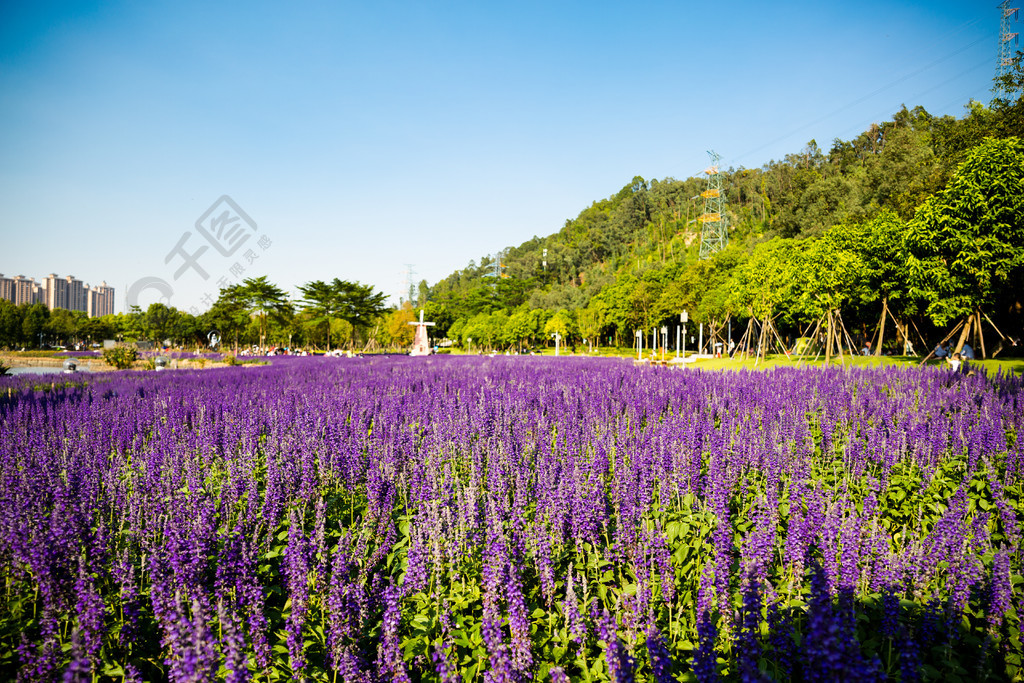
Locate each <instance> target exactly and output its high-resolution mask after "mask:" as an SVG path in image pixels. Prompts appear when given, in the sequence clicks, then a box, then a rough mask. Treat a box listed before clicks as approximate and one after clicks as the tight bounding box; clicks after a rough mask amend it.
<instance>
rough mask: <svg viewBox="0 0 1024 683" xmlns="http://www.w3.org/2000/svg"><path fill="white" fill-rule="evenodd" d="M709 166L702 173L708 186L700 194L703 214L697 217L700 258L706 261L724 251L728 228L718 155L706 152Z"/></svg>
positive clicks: (727, 242) (727, 241)
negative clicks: (705, 174)
mask: <svg viewBox="0 0 1024 683" xmlns="http://www.w3.org/2000/svg"><path fill="white" fill-rule="evenodd" d="M708 156H710V157H711V166H710V167H708V169H707V170H705V171H704V172H705V173H707V174H708V186H707V188H706V189H705V190H704V191H703V192H701V193H700V196H701V197H703V198H704V213H702V214H701V215H700V216H698V218H697V220H699V221H700V224H701V231H700V258H702V259H706V258H710V257H711V256H714V255H715V254H717V253H718V252H720V251H722V250H723V249H725V246H726V245H727V244H729V226H728V225H727V221H726V216H725V211H724V209H725V198H724V197H723V196H722V174H721V173H719V172H718V160H719V159H721V157H720V156H718V154H716V153H715V152H713V151H708Z"/></svg>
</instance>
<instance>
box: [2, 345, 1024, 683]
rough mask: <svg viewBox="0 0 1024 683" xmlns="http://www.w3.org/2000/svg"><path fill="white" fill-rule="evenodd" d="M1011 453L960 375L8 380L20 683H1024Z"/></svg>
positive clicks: (1017, 452) (979, 388)
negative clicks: (1012, 682)
mask: <svg viewBox="0 0 1024 683" xmlns="http://www.w3.org/2000/svg"><path fill="white" fill-rule="evenodd" d="M1022 432H1024V382H1022V380H1021V379H1020V378H1007V377H1001V376H999V377H987V378H986V377H985V376H984V375H978V376H973V377H967V376H964V375H957V374H953V373H950V372H947V371H945V370H940V369H919V368H907V369H885V370H867V369H860V370H851V369H849V368H846V369H843V368H829V369H804V370H797V369H786V370H774V371H771V372H764V373H759V372H741V373H707V372H700V371H694V370H688V371H684V372H674V371H669V370H664V369H652V368H635V367H633V366H632V365H631V364H629V363H625V362H620V361H613V360H596V359H595V360H581V359H555V358H547V359H545V358H527V357H522V358H516V357H513V358H501V357H498V358H493V359H482V358H459V357H435V358H430V359H408V358H395V357H391V358H377V359H369V358H363V359H333V358H281V359H277V360H275V361H274V363H273V365H269V366H259V367H244V368H224V369H218V370H209V371H175V372H163V373H152V372H150V373H147V372H124V373H107V374H98V375H90V376H89V377H88V378H76V379H75V380H74V381H71V382H67V383H65V384H57V383H54V384H52V385H51V384H48V383H40V382H39V380H38V378H37V379H35V380H32V379H31V378H25V377H15V378H0V477H2V481H0V566H2V568H3V574H4V577H5V590H4V593H3V597H2V598H0V599H2V601H3V602H2V609H0V678H3V679H5V680H14V679H15V678H17V679H19V680H66V681H77V680H96V679H106V680H135V681H142V680H174V681H205V680H227V681H246V680H261V681H262V680H290V679H293V678H294V679H298V680H303V679H306V680H315V681H331V682H332V683H333V682H335V681H346V682H348V681H360V682H370V681H443V682H444V683H451V682H455V681H481V682H483V681H487V682H492V681H493V682H498V681H524V682H525V681H533V680H545V681H547V680H550V681H567V680H570V681H607V680H612V681H632V680H637V681H656V682H658V683H661V682H663V681H675V680H743V681H756V680H770V679H775V680H789V679H794V680H806V681H836V680H883V679H892V680H902V681H916V680H943V681H945V680H957V679H965V680H981V679H983V678H985V677H989V678H992V679H995V680H1006V679H1014V678H1019V677H1020V676H1021V669H1020V663H1021V662H1020V657H1021V650H1022V648H1021V640H1020V630H1019V629H1020V619H1019V616H1018V614H1019V611H1020V609H1021V607H1022V605H1021V602H1022V597H1024V577H1022V576H1021V574H1022V558H1021V519H1022V516H1021V515H1022V510H1021V506H1022V495H1021V493H1022V486H1024V479H1022V475H1024V437H1022V436H1021V434H1022Z"/></svg>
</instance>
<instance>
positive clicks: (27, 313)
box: [21, 304, 50, 346]
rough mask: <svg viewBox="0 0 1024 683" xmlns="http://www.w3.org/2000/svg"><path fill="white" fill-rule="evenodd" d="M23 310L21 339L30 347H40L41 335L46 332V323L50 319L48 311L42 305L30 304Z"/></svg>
mask: <svg viewBox="0 0 1024 683" xmlns="http://www.w3.org/2000/svg"><path fill="white" fill-rule="evenodd" d="M23 308H24V311H23V312H22V316H21V332H22V339H24V340H25V341H27V342H28V343H29V344H30V345H32V346H42V343H43V340H42V334H43V332H44V331H45V330H46V322H47V321H48V320H49V319H50V311H49V310H48V309H47V308H46V306H44V305H43V304H32V305H30V306H23Z"/></svg>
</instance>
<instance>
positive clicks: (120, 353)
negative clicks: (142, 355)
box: [103, 345, 139, 370]
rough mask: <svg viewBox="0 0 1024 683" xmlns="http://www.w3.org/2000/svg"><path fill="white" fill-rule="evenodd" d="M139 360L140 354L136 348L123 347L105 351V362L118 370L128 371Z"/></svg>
mask: <svg viewBox="0 0 1024 683" xmlns="http://www.w3.org/2000/svg"><path fill="white" fill-rule="evenodd" d="M138 359H139V352H138V350H136V348H135V347H134V346H123V345H121V346H115V347H114V348H112V349H104V350H103V361H104V362H105V363H106V364H107V365H109V366H111V367H113V368H117V369H118V370H127V369H128V368H130V367H131V366H132V363H134V362H135V361H136V360H138Z"/></svg>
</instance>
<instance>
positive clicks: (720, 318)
mask: <svg viewBox="0 0 1024 683" xmlns="http://www.w3.org/2000/svg"><path fill="white" fill-rule="evenodd" d="M1017 65H1018V67H1017V70H1016V71H1015V75H1014V76H1013V77H1012V78H1013V79H1014V80H1013V81H1012V85H1014V86H1015V88H1016V90H1011V91H1013V92H1019V91H1020V85H1021V77H1020V73H1021V70H1020V60H1019V59H1018V62H1017ZM1022 135H1024V99H1022V98H1021V97H1020V96H1018V95H1015V96H1014V98H1012V99H996V100H994V101H993V102H992V104H991V105H989V106H983V105H981V104H979V103H977V102H971V103H970V104H969V106H968V107H967V108H966V113H965V115H964V116H963V117H961V118H955V117H952V116H943V117H935V116H932V115H930V114H929V113H928V112H926V111H925V110H924V109H923V108H921V107H916V108H914V109H907V108H906V107H904V108H902V109H901V110H900V111H899V112H897V113H896V115H895V116H893V117H892V120H890V121H886V122H883V123H881V124H880V125H872V126H871V128H869V129H868V130H866V131H864V132H863V133H861V134H860V135H858V136H857V137H856V138H854V139H852V140H848V141H846V140H839V139H836V140H835V141H833V143H832V146H831V148H830V149H828V150H827V151H825V150H823V149H821V148H820V147H819V146H818V144H817V143H816V142H815V141H813V140H812V141H811V142H809V143H808V144H807V145H806V146H805V147H804V149H803V150H801V151H800V152H798V153H794V154H789V155H787V156H786V157H785V158H784V159H782V160H779V161H771V162H770V163H768V164H766V165H764V166H763V167H762V168H759V169H746V168H738V169H735V168H729V169H728V170H725V171H724V172H723V181H722V187H723V192H724V193H725V196H726V211H727V215H728V218H729V224H730V229H729V246H728V248H727V249H725V250H724V251H722V252H720V253H719V254H717V255H716V256H714V257H713V258H711V259H707V260H703V261H701V260H698V258H697V255H698V249H699V243H700V225H699V223H697V222H696V220H695V219H696V218H697V216H698V215H699V214H700V213H701V210H702V200H701V199H700V198H699V196H698V195H699V194H700V193H701V191H703V190H704V188H705V183H706V180H705V178H704V177H698V178H687V179H685V180H677V179H674V178H665V179H662V180H651V181H647V180H645V179H644V178H642V177H635V178H633V180H632V181H630V182H629V183H628V184H627V185H626V186H624V187H623V188H622V189H621V190H619V191H618V192H616V193H615V194H613V195H612V196H610V197H608V198H607V199H602V200H598V201H595V202H593V203H592V204H591V205H590V206H589V207H586V208H585V209H583V210H582V211H581V212H580V213H579V215H578V216H577V217H576V218H574V219H570V220H567V221H566V222H565V225H564V226H563V227H562V229H561V230H559V231H558V232H557V233H554V234H552V235H549V236H547V237H543V238H541V237H535V238H533V239H531V240H529V241H527V242H524V243H523V244H520V245H519V246H516V247H510V248H508V249H507V250H506V251H505V253H504V255H503V256H502V257H501V261H500V268H499V269H498V270H497V271H496V268H495V263H494V259H493V257H492V256H484V257H483V258H481V259H480V261H479V262H478V263H476V262H470V264H469V265H468V266H467V267H466V268H464V269H462V270H461V271H457V272H455V273H452V274H451V275H449V276H448V277H446V278H444V279H443V280H441V281H440V282H437V283H436V284H435V285H433V286H432V287H428V286H427V283H425V282H423V283H421V284H420V287H419V292H418V296H417V297H416V299H417V301H414V302H413V303H414V304H416V305H417V306H423V307H425V308H426V311H427V316H428V319H432V320H435V321H437V322H438V328H437V333H438V336H441V335H447V336H448V337H449V338H451V339H453V340H455V341H456V343H461V344H466V343H467V340H468V339H469V338H472V339H474V340H475V341H474V345H475V346H476V347H478V348H479V347H488V346H489V347H493V348H498V349H502V348H517V347H518V348H522V347H524V346H531V345H536V344H547V343H549V341H550V340H549V338H550V335H551V334H553V333H555V332H558V333H560V334H561V335H562V336H563V338H566V339H567V340H568V341H569V343H578V342H580V341H582V340H583V339H588V340H591V341H592V342H593V341H594V340H597V341H599V343H600V344H601V345H602V346H603V345H607V344H608V343H609V342H610V343H612V344H616V345H627V346H628V345H629V344H631V343H632V340H633V335H634V331H635V330H637V329H643V330H646V331H647V334H648V337H649V336H650V330H651V329H652V328H655V327H660V326H661V325H665V324H668V325H671V326H672V327H671V329H672V330H673V335H674V329H675V327H674V325H675V323H676V322H678V320H679V314H680V312H681V311H682V310H684V309H685V310H687V311H688V312H689V315H690V319H691V320H693V321H694V322H703V323H705V324H706V325H709V326H710V325H715V326H718V327H719V328H721V327H722V326H723V325H724V324H725V323H726V321H728V320H731V321H732V323H733V324H732V329H733V337H734V339H736V340H737V341H738V339H739V336H740V335H739V333H738V332H737V330H740V331H742V329H743V328H744V325H745V324H746V322H747V321H749V320H750V319H751V318H753V319H754V320H756V321H759V322H760V323H766V322H768V321H774V323H773V324H772V325H768V326H767V330H771V329H772V328H773V327H774V328H776V329H777V330H778V332H779V335H780V336H781V337H783V338H788V340H789V341H792V340H793V339H795V338H796V337H798V336H800V335H801V334H806V333H807V330H808V326H809V325H812V324H813V323H815V322H816V321H823V322H824V324H823V326H822V327H821V330H822V331H824V330H825V329H826V327H829V326H828V322H830V321H832V320H833V317H832V316H833V315H834V314H841V317H842V321H843V324H842V325H841V326H842V327H845V329H846V330H848V331H849V333H850V336H851V337H852V338H854V343H856V344H858V345H859V344H861V343H863V341H864V340H867V339H870V338H872V336H873V335H875V333H876V330H877V327H878V323H879V320H880V318H881V313H882V310H883V306H884V307H885V308H886V310H887V311H888V312H889V313H890V314H891V315H892V316H895V318H896V320H897V323H898V334H900V335H902V334H904V333H905V334H908V335H910V336H911V337H912V340H913V341H914V343H915V344H916V346H917V349H918V350H919V351H920V350H921V344H922V341H921V336H924V337H925V338H926V342H927V343H928V344H929V345H934V343H935V342H937V341H938V340H939V339H940V338H941V337H943V336H945V335H944V332H945V331H946V329H947V327H948V326H950V325H951V324H952V323H955V322H957V321H960V320H962V319H965V318H966V317H967V316H972V331H973V330H974V327H975V326H976V322H975V318H974V317H973V316H974V314H975V313H976V312H977V313H978V316H977V320H980V321H982V322H983V324H984V326H985V330H986V331H985V334H986V339H989V338H990V337H991V336H992V335H993V334H994V333H993V332H991V331H990V330H991V327H990V323H989V320H988V319H991V321H992V322H994V323H995V325H996V326H998V327H999V328H1000V330H1001V331H1002V332H1003V333H1004V334H1006V335H1008V336H1013V337H1019V336H1020V334H1021V320H1022V316H1021V297H1022V294H1021V293H1022V291H1024V286H1022V282H1024V278H1022V273H1024V144H1022V142H1021V140H1020V138H1019V137H1018V136H1022ZM545 250H546V251H545ZM496 272H497V273H500V274H498V275H496ZM986 316H987V318H988V319H987V318H986ZM835 322H836V324H837V329H838V327H839V326H840V324H839V320H838V319H837V320H835ZM761 327H764V325H761V326H757V329H761ZM889 330H890V333H889V334H890V335H891V334H892V333H893V332H896V331H897V330H894V328H893V327H892V325H891V324H890V327H889ZM911 330H915V331H918V332H919V334H914V333H912V332H911ZM766 333H767V332H766ZM772 335H773V338H774V333H772ZM876 339H877V337H876ZM995 339H998V335H996V336H995ZM953 341H954V342H956V341H957V339H956V338H954V339H953ZM887 343H890V344H892V348H891V349H889V350H890V351H897V350H900V351H901V350H902V349H903V346H902V338H901V339H896V338H895V337H891V341H890V340H887ZM990 351H991V349H990Z"/></svg>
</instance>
